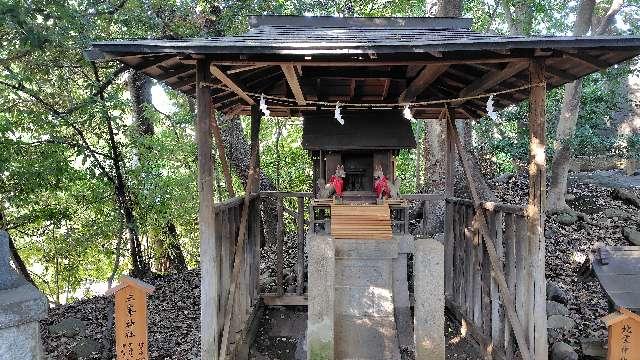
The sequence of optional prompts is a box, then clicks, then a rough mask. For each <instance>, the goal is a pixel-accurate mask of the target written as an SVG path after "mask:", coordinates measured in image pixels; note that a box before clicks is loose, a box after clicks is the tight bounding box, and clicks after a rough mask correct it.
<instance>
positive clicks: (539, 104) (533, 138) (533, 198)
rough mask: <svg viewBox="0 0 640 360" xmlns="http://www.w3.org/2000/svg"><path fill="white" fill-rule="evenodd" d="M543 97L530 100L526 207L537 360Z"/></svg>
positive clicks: (539, 359) (542, 355)
mask: <svg viewBox="0 0 640 360" xmlns="http://www.w3.org/2000/svg"><path fill="white" fill-rule="evenodd" d="M544 75H545V70H544V62H543V61H538V60H533V61H532V62H531V65H530V67H529V78H530V79H529V81H530V82H531V83H532V84H541V83H544V81H545V76H544ZM545 94H546V86H544V85H541V86H534V87H532V88H531V95H530V96H529V134H530V140H529V203H528V205H527V240H528V241H527V243H528V245H529V254H531V260H532V265H533V269H532V276H533V283H534V287H533V318H532V319H530V325H529V327H530V329H529V331H530V336H532V339H531V340H533V343H531V346H532V348H534V349H535V352H534V354H535V359H536V360H543V359H544V360H546V359H547V353H548V345H547V315H546V291H547V290H546V280H545V274H544V267H545V263H544V260H545V259H544V258H545V239H544V210H545V203H544V202H545V199H546V197H547V196H546V190H547V187H546V156H545V144H546V141H545V125H546V114H545Z"/></svg>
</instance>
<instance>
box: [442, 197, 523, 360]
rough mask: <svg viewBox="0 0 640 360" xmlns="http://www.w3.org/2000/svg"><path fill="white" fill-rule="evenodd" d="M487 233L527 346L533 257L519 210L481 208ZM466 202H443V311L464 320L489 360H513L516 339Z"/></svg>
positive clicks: (496, 205)
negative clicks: (499, 261)
mask: <svg viewBox="0 0 640 360" xmlns="http://www.w3.org/2000/svg"><path fill="white" fill-rule="evenodd" d="M484 211H485V214H486V216H487V221H488V225H489V231H490V232H491V233H492V235H493V236H494V237H495V239H496V243H495V248H496V252H497V253H498V257H499V258H500V259H501V263H502V264H503V266H504V269H503V271H504V274H505V276H506V280H507V285H508V288H509V289H510V292H511V296H512V298H513V299H514V302H515V305H516V312H517V314H518V318H519V319H520V321H521V323H522V327H523V328H524V331H525V334H526V338H527V339H526V340H527V343H528V344H529V346H531V344H533V341H534V331H533V329H534V326H533V325H534V323H533V322H534V317H533V309H534V304H533V299H534V294H533V289H534V286H533V285H534V284H533V282H534V279H533V276H532V267H533V265H532V260H533V259H532V257H531V256H530V254H529V249H528V246H526V244H527V241H526V239H527V218H526V216H525V209H524V207H521V206H514V205H508V204H500V203H492V204H491V206H489V204H486V206H485V209H484ZM474 214H475V210H474V207H473V203H472V202H471V201H470V200H463V199H455V198H448V199H447V200H446V218H445V293H446V298H447V307H448V308H450V309H452V310H453V311H454V313H455V315H456V316H458V317H459V318H461V320H464V321H465V322H466V323H467V325H468V326H469V329H470V330H471V334H472V335H473V336H474V337H475V338H476V339H477V340H478V341H479V342H480V343H481V346H482V347H483V349H484V350H485V351H486V352H492V353H493V355H494V358H505V359H513V358H515V356H516V351H517V349H516V341H515V338H514V337H513V333H512V330H511V326H510V323H509V321H508V317H507V316H506V312H505V309H504V306H503V304H502V302H501V298H500V296H499V291H498V285H497V284H496V282H495V280H494V279H492V276H491V272H492V270H491V264H490V261H489V256H488V254H487V250H486V247H485V246H484V244H483V242H484V241H486V240H485V238H484V236H482V235H481V234H480V231H479V226H478V224H477V220H476V218H475V216H474Z"/></svg>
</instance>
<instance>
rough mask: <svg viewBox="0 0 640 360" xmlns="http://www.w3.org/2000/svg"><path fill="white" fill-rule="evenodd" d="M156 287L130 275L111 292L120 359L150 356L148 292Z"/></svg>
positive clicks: (146, 357) (126, 359) (117, 349)
mask: <svg viewBox="0 0 640 360" xmlns="http://www.w3.org/2000/svg"><path fill="white" fill-rule="evenodd" d="M153 290H154V287H153V286H151V285H149V284H146V283H144V282H142V281H140V280H137V279H134V278H132V277H129V276H123V277H122V278H121V279H120V284H119V285H118V286H116V287H114V288H112V289H111V290H109V292H107V294H109V295H111V294H115V299H114V303H115V311H114V315H115V328H116V356H117V359H118V360H148V359H149V346H148V337H147V295H149V294H151V293H152V292H153Z"/></svg>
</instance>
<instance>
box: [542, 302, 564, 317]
mask: <svg viewBox="0 0 640 360" xmlns="http://www.w3.org/2000/svg"><path fill="white" fill-rule="evenodd" d="M552 315H569V309H568V308H567V307H566V306H564V305H562V304H560V303H558V302H555V301H547V316H552Z"/></svg>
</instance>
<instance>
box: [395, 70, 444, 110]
mask: <svg viewBox="0 0 640 360" xmlns="http://www.w3.org/2000/svg"><path fill="white" fill-rule="evenodd" d="M448 68H449V65H448V64H433V65H427V66H425V67H424V68H423V69H422V70H421V71H420V74H418V76H416V78H415V79H413V81H412V82H411V84H409V86H408V87H407V88H406V89H405V90H404V91H403V92H402V93H401V94H400V97H399V99H398V102H400V103H404V102H411V101H413V100H415V99H416V97H418V95H420V94H421V93H422V92H423V91H424V90H425V89H426V88H427V87H429V85H431V84H432V83H433V82H434V81H436V79H437V78H438V77H440V75H442V73H444V72H445V71H447V69H448Z"/></svg>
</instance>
